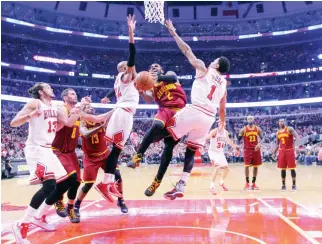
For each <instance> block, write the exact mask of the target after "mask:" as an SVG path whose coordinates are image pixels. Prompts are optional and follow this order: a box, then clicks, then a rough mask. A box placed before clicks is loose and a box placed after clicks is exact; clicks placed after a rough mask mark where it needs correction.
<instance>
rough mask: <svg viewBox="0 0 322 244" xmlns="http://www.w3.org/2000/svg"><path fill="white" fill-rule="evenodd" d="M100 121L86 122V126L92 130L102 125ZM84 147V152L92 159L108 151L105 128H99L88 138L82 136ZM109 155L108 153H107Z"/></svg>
mask: <svg viewBox="0 0 322 244" xmlns="http://www.w3.org/2000/svg"><path fill="white" fill-rule="evenodd" d="M100 125H101V124H100V123H89V122H86V128H87V129H88V130H92V129H93V128H96V127H98V126H100ZM82 149H83V151H84V154H86V156H88V157H89V158H91V159H94V158H98V157H101V156H102V155H103V154H107V153H108V149H107V146H106V139H105V129H104V128H101V129H99V130H98V131H97V132H96V133H95V134H93V135H91V136H90V137H88V138H85V137H84V136H82ZM106 157H107V155H106Z"/></svg>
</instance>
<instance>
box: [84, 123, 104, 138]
mask: <svg viewBox="0 0 322 244" xmlns="http://www.w3.org/2000/svg"><path fill="white" fill-rule="evenodd" d="M105 125H106V123H104V124H102V125H100V126H97V127H95V128H93V129H91V130H89V129H88V128H87V127H86V122H85V121H81V123H80V127H79V131H80V133H81V135H82V136H84V137H85V138H88V137H90V136H92V135H94V134H95V133H96V132H97V131H99V130H100V129H101V128H103V127H104V126H105Z"/></svg>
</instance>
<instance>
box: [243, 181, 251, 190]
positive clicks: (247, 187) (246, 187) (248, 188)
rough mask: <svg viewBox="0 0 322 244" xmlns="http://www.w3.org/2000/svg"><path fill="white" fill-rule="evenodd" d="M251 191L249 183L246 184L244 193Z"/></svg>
mask: <svg viewBox="0 0 322 244" xmlns="http://www.w3.org/2000/svg"><path fill="white" fill-rule="evenodd" d="M248 190H250V185H249V183H246V185H245V187H244V191H248Z"/></svg>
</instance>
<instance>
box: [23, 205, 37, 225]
mask: <svg viewBox="0 0 322 244" xmlns="http://www.w3.org/2000/svg"><path fill="white" fill-rule="evenodd" d="M36 212H37V209H35V208H33V207H31V206H28V208H27V210H26V212H25V215H24V216H23V218H22V220H21V221H19V225H21V224H22V223H30V221H31V220H32V218H33V217H34V216H35V215H36Z"/></svg>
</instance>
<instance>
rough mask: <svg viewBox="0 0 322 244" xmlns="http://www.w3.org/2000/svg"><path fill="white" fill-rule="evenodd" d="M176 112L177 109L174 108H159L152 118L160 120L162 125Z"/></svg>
mask: <svg viewBox="0 0 322 244" xmlns="http://www.w3.org/2000/svg"><path fill="white" fill-rule="evenodd" d="M178 111H179V110H178ZM176 112H177V111H176V110H175V109H170V108H159V109H158V112H157V114H156V115H155V116H154V119H155V120H160V121H161V122H162V123H163V125H166V124H167V122H168V121H169V120H170V119H171V118H172V117H173V116H174V115H175V114H176Z"/></svg>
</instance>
